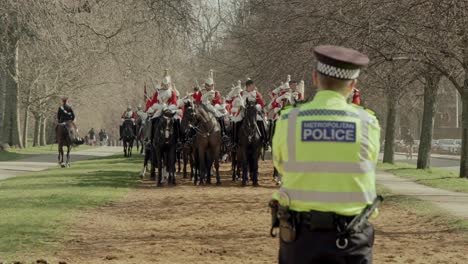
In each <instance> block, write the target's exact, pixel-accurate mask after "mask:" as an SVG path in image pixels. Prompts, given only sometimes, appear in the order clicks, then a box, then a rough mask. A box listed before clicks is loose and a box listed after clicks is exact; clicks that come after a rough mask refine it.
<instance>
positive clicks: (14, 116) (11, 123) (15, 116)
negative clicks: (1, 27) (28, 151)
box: [3, 42, 23, 148]
mask: <svg viewBox="0 0 468 264" xmlns="http://www.w3.org/2000/svg"><path fill="white" fill-rule="evenodd" d="M12 53H13V54H14V55H13V56H11V58H9V59H8V60H7V61H8V65H7V70H8V72H7V73H6V75H7V76H6V78H5V79H6V104H5V122H4V124H5V127H4V130H3V132H4V134H3V136H4V138H5V142H7V143H8V144H10V146H18V147H19V148H22V147H23V144H22V142H21V129H20V114H19V105H18V82H17V80H15V79H14V78H13V77H12V76H18V55H19V48H18V42H16V43H15V46H14V49H13V51H12Z"/></svg>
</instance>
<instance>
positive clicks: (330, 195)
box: [279, 187, 376, 203]
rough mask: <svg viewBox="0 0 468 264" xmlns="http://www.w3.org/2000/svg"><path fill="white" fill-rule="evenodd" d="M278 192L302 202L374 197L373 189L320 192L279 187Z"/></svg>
mask: <svg viewBox="0 0 468 264" xmlns="http://www.w3.org/2000/svg"><path fill="white" fill-rule="evenodd" d="M279 192H285V193H286V194H288V196H289V199H291V200H296V201H304V202H310V201H313V202H320V203H371V202H372V201H373V200H374V199H375V197H376V192H375V191H368V192H320V191H306V190H293V189H287V188H284V187H281V188H280V190H279Z"/></svg>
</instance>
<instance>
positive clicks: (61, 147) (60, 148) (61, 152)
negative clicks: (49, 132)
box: [58, 142, 63, 166]
mask: <svg viewBox="0 0 468 264" xmlns="http://www.w3.org/2000/svg"><path fill="white" fill-rule="evenodd" d="M58 151H59V156H58V160H59V165H60V166H62V164H63V143H62V142H60V143H59V146H58Z"/></svg>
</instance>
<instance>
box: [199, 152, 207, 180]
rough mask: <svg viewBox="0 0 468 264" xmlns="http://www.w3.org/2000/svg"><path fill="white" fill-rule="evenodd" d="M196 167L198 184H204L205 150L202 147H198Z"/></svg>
mask: <svg viewBox="0 0 468 264" xmlns="http://www.w3.org/2000/svg"><path fill="white" fill-rule="evenodd" d="M198 167H199V168H200V171H199V175H198V177H199V178H200V179H199V183H200V184H204V182H205V176H206V158H205V148H204V147H203V146H201V144H200V146H198Z"/></svg>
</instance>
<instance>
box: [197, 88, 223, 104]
mask: <svg viewBox="0 0 468 264" xmlns="http://www.w3.org/2000/svg"><path fill="white" fill-rule="evenodd" d="M206 92H208V91H207V90H206V89H205V90H203V92H199V93H198V94H196V95H195V96H194V98H195V102H197V103H201V102H202V96H203V93H206ZM192 96H193V95H192ZM211 104H212V105H217V104H221V95H219V92H218V91H215V96H214V99H213V100H212V101H211Z"/></svg>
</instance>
